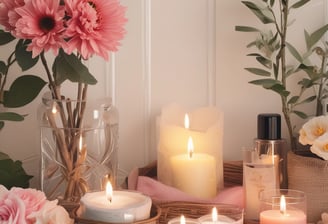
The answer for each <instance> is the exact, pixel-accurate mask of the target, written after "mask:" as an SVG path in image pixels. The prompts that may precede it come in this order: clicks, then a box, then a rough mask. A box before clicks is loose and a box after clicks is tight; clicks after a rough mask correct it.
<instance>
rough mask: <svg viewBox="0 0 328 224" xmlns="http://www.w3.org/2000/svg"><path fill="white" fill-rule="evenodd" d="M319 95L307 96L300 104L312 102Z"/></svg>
mask: <svg viewBox="0 0 328 224" xmlns="http://www.w3.org/2000/svg"><path fill="white" fill-rule="evenodd" d="M316 98H317V97H316V96H310V97H308V98H306V99H305V100H303V101H301V102H300V103H298V104H304V103H311V102H312V101H314V100H315V99H316Z"/></svg>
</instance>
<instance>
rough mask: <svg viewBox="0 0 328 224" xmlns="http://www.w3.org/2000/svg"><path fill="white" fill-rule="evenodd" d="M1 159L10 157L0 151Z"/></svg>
mask: <svg viewBox="0 0 328 224" xmlns="http://www.w3.org/2000/svg"><path fill="white" fill-rule="evenodd" d="M3 159H10V157H9V156H8V155H7V154H6V153H3V152H0V160H3Z"/></svg>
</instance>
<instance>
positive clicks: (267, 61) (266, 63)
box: [247, 53, 272, 69]
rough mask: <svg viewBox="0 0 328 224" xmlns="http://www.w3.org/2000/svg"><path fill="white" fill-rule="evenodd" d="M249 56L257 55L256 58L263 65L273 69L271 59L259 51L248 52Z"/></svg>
mask: <svg viewBox="0 0 328 224" xmlns="http://www.w3.org/2000/svg"><path fill="white" fill-rule="evenodd" d="M247 56H255V57H256V60H257V61H258V62H259V63H260V64H262V65H263V66H265V67H267V68H269V69H271V68H272V62H271V60H270V59H267V58H266V57H263V56H262V55H261V54H258V53H252V54H248V55H247Z"/></svg>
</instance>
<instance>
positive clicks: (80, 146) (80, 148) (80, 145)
mask: <svg viewBox="0 0 328 224" xmlns="http://www.w3.org/2000/svg"><path fill="white" fill-rule="evenodd" d="M82 144H83V139H82V136H80V139H79V150H80V152H81V151H82V147H83V145H82Z"/></svg>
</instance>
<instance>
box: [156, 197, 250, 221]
mask: <svg viewBox="0 0 328 224" xmlns="http://www.w3.org/2000/svg"><path fill="white" fill-rule="evenodd" d="M155 203H156V205H158V206H159V207H160V208H161V216H160V217H159V220H158V221H159V224H167V223H168V221H169V220H171V219H173V218H177V217H180V216H181V215H184V216H185V217H188V218H193V219H198V218H200V217H201V216H204V215H208V214H211V212H212V209H213V207H216V208H217V209H218V212H219V213H220V212H222V213H225V212H228V211H229V210H230V209H231V205H228V204H218V203H206V204H205V203H204V204H203V203H195V202H183V201H174V202H162V203H157V202H155ZM230 211H231V210H230ZM246 223H247V222H246ZM249 224H251V223H249Z"/></svg>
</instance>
